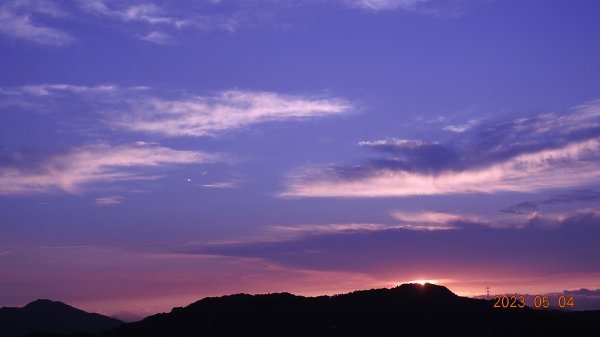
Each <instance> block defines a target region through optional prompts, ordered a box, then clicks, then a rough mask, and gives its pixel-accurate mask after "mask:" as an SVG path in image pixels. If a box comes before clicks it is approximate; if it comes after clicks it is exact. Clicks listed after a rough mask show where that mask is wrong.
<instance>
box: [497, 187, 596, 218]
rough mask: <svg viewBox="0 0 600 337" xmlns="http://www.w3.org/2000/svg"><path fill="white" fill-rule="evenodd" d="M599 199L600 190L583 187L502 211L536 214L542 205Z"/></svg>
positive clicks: (522, 203)
mask: <svg viewBox="0 0 600 337" xmlns="http://www.w3.org/2000/svg"><path fill="white" fill-rule="evenodd" d="M598 200H600V192H598V191H594V190H590V189H583V190H576V191H572V192H570V193H564V194H558V195H555V196H552V197H550V198H547V199H544V200H535V201H525V202H520V203H518V204H516V205H512V206H510V207H508V208H505V209H502V210H500V211H501V212H503V213H509V214H534V213H537V212H538V209H539V207H540V206H545V205H556V204H567V203H574V202H591V201H598Z"/></svg>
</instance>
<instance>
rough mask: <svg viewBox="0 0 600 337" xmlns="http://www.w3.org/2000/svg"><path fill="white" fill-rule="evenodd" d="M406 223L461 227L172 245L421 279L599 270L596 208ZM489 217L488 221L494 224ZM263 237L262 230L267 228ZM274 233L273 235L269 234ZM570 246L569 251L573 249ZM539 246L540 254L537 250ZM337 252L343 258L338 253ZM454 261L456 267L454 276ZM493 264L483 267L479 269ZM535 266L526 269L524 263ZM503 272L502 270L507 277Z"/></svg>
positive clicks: (352, 230)
mask: <svg viewBox="0 0 600 337" xmlns="http://www.w3.org/2000/svg"><path fill="white" fill-rule="evenodd" d="M401 215H402V217H404V218H407V217H412V218H413V219H412V220H420V221H430V222H436V223H443V224H446V223H455V221H458V222H457V223H456V226H457V227H458V228H463V229H464V230H408V229H406V228H396V226H395V225H384V224H369V223H359V224H331V225H294V226H274V227H270V228H269V230H270V231H271V235H272V237H271V238H272V239H271V240H269V239H263V240H246V241H239V242H228V243H220V244H219V243H212V244H189V245H180V246H178V247H174V248H173V249H172V250H173V251H174V252H175V253H180V254H201V255H206V254H214V255H218V256H235V257H245V258H262V259H267V260H269V261H272V262H274V263H279V264H283V265H287V266H292V267H300V268H310V269H316V270H331V271H333V270H338V271H339V270H343V271H354V272H363V273H372V274H373V275H381V274H383V273H386V272H387V273H390V272H392V273H400V272H402V273H407V274H408V275H412V276H413V278H411V279H415V278H418V277H416V276H418V275H413V273H423V272H425V271H429V272H431V273H435V275H430V277H426V278H433V279H438V278H454V277H457V276H458V274H460V276H461V277H463V278H464V277H465V275H468V274H469V273H480V276H483V275H482V274H481V270H486V274H485V277H488V278H489V277H493V276H492V275H494V274H495V273H496V272H497V273H498V274H497V275H496V276H501V275H502V274H504V275H508V274H510V275H521V276H524V275H527V276H533V275H544V274H546V275H547V274H548V273H555V272H556V270H561V272H564V273H592V272H599V271H600V270H599V269H598V264H597V263H596V260H595V259H594V258H593V257H594V256H596V255H597V254H598V252H599V249H600V247H599V246H598V245H597V242H596V241H597V240H596V237H597V234H598V233H600V226H598V223H599V222H598V220H599V219H600V212H598V211H594V210H581V211H579V212H574V213H569V214H562V215H561V216H560V219H558V218H559V217H557V216H556V215H553V214H540V215H539V217H537V218H530V219H523V220H524V222H525V223H524V225H523V226H503V225H502V224H497V225H484V226H480V225H479V224H475V223H474V224H467V223H462V224H461V223H459V222H460V221H463V219H464V218H470V216H460V215H456V214H445V215H439V216H438V215H436V214H432V213H428V212H423V214H412V215H410V214H401ZM494 221H495V220H493V219H492V220H490V222H494ZM267 234H268V233H267ZM273 238H275V239H273ZM575 247H576V249H574V248H575ZM540 251H543V252H544V254H540ZM340 257H342V258H340ZM457 265H460V266H461V268H459V269H460V271H459V272H458V273H457V271H458V270H457V269H456V268H457ZM489 265H494V266H497V268H498V269H497V270H495V271H490V270H489V268H486V266H489ZM532 265H535V266H536V268H534V269H532V268H531V266H532ZM507 273H508V274H507Z"/></svg>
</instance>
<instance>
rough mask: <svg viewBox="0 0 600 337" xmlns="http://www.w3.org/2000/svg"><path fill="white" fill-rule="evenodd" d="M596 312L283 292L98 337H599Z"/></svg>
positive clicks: (412, 294)
mask: <svg viewBox="0 0 600 337" xmlns="http://www.w3.org/2000/svg"><path fill="white" fill-rule="evenodd" d="M598 322H600V311H590V312H559V311H542V310H533V309H530V308H522V309H520V308H514V309H495V308H493V302H492V301H486V300H482V299H470V298H464V297H459V296H457V295H455V294H453V293H452V292H451V291H449V290H448V289H446V288H444V287H441V286H436V285H432V284H426V285H418V284H404V285H401V286H399V287H396V288H392V289H373V290H365V291H357V292H353V293H349V294H344V295H336V296H321V297H313V298H310V297H309V298H307V297H302V296H295V295H292V294H288V293H277V294H268V295H254V296H252V295H246V294H239V295H231V296H224V297H218V298H205V299H203V300H200V301H198V302H195V303H193V304H191V305H189V306H187V307H185V308H174V309H173V310H172V311H171V312H170V313H165V314H157V315H153V316H150V317H147V318H145V319H144V320H142V321H140V322H135V323H129V324H125V325H122V326H119V327H117V328H115V329H113V330H110V331H108V332H106V333H104V334H102V336H103V337H159V336H160V337H188V336H190V337H191V336H265V337H266V336H311V337H318V336H544V337H547V336H595V337H597V336H600V324H598Z"/></svg>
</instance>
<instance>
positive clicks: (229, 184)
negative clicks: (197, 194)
mask: <svg viewBox="0 0 600 337" xmlns="http://www.w3.org/2000/svg"><path fill="white" fill-rule="evenodd" d="M198 186H199V187H202V188H214V189H233V188H239V187H240V184H239V183H238V182H235V181H221V182H214V183H209V184H201V185H198Z"/></svg>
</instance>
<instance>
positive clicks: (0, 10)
mask: <svg viewBox="0 0 600 337" xmlns="http://www.w3.org/2000/svg"><path fill="white" fill-rule="evenodd" d="M0 32H1V33H3V34H5V35H7V36H10V37H13V38H17V39H23V40H28V41H31V42H35V43H38V44H43V45H49V46H64V45H67V44H69V43H72V42H73V41H75V38H73V37H72V36H71V35H70V34H69V33H67V32H64V31H61V30H58V29H56V28H52V27H48V26H44V25H41V24H38V23H35V22H33V21H32V19H31V16H30V15H28V14H19V13H16V12H13V11H12V10H9V9H7V8H6V7H0Z"/></svg>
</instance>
